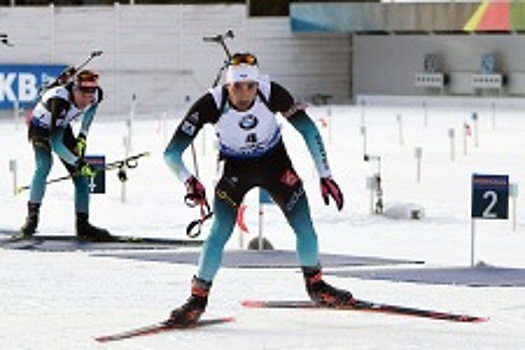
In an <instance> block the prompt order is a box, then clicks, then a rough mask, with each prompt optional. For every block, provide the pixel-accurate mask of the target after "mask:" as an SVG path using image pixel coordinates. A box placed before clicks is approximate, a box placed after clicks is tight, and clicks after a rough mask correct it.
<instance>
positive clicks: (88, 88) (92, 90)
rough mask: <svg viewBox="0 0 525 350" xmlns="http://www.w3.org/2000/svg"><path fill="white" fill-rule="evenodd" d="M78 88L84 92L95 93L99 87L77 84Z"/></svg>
mask: <svg viewBox="0 0 525 350" xmlns="http://www.w3.org/2000/svg"><path fill="white" fill-rule="evenodd" d="M77 89H78V91H80V92H81V93H83V94H94V93H95V91H97V88H96V87H92V86H77Z"/></svg>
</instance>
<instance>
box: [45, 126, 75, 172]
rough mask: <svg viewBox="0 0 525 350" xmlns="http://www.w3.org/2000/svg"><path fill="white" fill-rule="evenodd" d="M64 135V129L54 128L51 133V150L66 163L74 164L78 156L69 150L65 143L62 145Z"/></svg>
mask: <svg viewBox="0 0 525 350" xmlns="http://www.w3.org/2000/svg"><path fill="white" fill-rule="evenodd" d="M63 137H64V129H63V128H56V129H55V130H54V131H53V132H52V133H51V148H52V149H53V152H55V153H56V154H57V155H58V156H59V157H60V159H63V160H64V161H65V162H66V163H68V164H71V165H75V163H76V162H77V160H78V157H77V156H76V155H75V154H73V152H71V151H70V150H69V149H68V148H67V147H66V145H64V142H62V140H63Z"/></svg>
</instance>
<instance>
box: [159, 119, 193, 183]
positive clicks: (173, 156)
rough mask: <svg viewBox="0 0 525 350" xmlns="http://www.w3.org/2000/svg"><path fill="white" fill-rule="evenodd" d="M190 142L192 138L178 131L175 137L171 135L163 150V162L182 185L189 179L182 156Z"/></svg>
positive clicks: (189, 175)
mask: <svg viewBox="0 0 525 350" xmlns="http://www.w3.org/2000/svg"><path fill="white" fill-rule="evenodd" d="M192 141H193V137H190V136H188V135H187V134H185V133H183V132H181V131H180V129H179V130H177V131H176V132H175V135H173V138H172V139H171V141H170V143H169V144H168V146H167V147H166V149H165V150H164V161H165V162H166V164H167V165H168V167H169V168H170V169H171V171H172V172H173V173H174V174H175V176H176V177H177V178H178V179H179V180H180V181H181V182H183V183H184V182H186V180H188V179H189V178H190V177H191V173H190V171H189V170H188V167H187V166H186V165H185V164H184V161H183V159H182V154H183V153H184V151H185V150H186V148H188V146H189V145H190V144H191V142H192Z"/></svg>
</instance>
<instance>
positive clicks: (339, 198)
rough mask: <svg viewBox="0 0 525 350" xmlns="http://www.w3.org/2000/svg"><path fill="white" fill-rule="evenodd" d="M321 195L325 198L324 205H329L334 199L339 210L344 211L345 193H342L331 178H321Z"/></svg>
mask: <svg viewBox="0 0 525 350" xmlns="http://www.w3.org/2000/svg"><path fill="white" fill-rule="evenodd" d="M321 195H322V196H323V200H324V204H326V205H328V202H329V199H330V197H332V199H333V200H334V202H335V205H336V206H337V209H338V210H341V209H343V205H344V198H343V192H341V189H340V188H339V186H338V185H337V183H336V182H335V181H334V180H333V179H332V178H331V177H322V178H321Z"/></svg>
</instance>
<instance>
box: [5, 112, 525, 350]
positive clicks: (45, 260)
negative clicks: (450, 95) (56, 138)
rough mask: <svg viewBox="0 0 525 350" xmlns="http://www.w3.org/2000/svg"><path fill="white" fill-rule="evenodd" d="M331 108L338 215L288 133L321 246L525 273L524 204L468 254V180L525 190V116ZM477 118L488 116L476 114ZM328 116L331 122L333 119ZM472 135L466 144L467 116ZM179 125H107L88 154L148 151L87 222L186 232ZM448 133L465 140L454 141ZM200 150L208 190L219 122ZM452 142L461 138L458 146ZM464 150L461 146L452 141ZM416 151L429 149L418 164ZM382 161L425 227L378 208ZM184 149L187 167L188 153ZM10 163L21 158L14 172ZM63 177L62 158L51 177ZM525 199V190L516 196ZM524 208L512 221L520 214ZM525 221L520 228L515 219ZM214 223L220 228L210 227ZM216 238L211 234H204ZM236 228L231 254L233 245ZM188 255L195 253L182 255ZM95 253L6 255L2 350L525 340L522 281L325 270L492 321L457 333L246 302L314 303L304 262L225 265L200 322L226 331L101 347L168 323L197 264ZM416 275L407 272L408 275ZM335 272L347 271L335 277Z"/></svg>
mask: <svg viewBox="0 0 525 350" xmlns="http://www.w3.org/2000/svg"><path fill="white" fill-rule="evenodd" d="M468 106H470V107H465V108H457V107H454V108H437V107H436V108H429V109H428V110H426V111H424V110H423V109H422V108H407V107H400V106H396V107H392V106H391V107H388V106H384V107H370V106H368V107H366V106H349V107H341V106H334V107H332V108H331V117H329V115H330V113H329V112H328V110H327V109H326V108H321V107H317V108H312V109H310V112H311V115H312V117H313V118H314V119H315V120H316V121H318V123H319V126H320V128H321V129H322V133H323V135H324V138H325V141H326V144H327V148H328V151H329V160H330V162H331V166H332V169H333V173H334V177H335V179H336V180H337V181H338V183H339V184H340V186H341V188H342V190H343V191H344V194H345V200H346V205H345V208H344V209H343V211H342V212H337V210H336V209H335V208H334V207H333V206H330V207H326V206H324V204H323V203H322V200H321V197H320V194H319V189H318V178H317V176H316V174H315V172H314V167H313V163H312V161H311V160H310V157H309V156H308V154H307V151H306V148H305V146H304V144H303V143H302V141H301V139H300V138H299V136H298V134H297V133H295V132H294V131H293V129H292V128H291V127H290V126H289V125H286V122H284V123H283V129H284V134H285V140H286V142H287V144H288V146H289V150H290V154H291V156H292V158H293V160H294V162H295V165H296V168H297V169H298V171H299V172H300V174H302V177H303V179H304V181H305V184H306V187H307V191H308V195H309V199H310V204H311V207H312V215H313V217H314V220H315V224H316V228H317V230H318V234H319V242H320V248H321V252H322V253H337V254H347V255H353V256H372V257H381V258H393V259H409V260H422V261H424V262H425V265H423V266H421V265H419V266H417V267H418V268H422V267H428V268H430V267H432V268H436V267H469V266H470V265H471V259H473V261H474V263H476V264H477V263H479V262H483V263H485V264H488V265H493V266H497V267H513V268H525V254H524V251H525V206H524V205H523V201H524V199H523V197H520V196H518V197H517V199H516V201H515V206H514V205H513V202H512V201H511V206H510V213H511V218H510V220H494V221H488V220H477V221H476V228H475V244H474V253H475V254H474V256H472V254H471V242H472V241H471V221H472V220H471V218H470V204H471V202H470V201H471V176H472V174H473V173H483V174H503V175H509V176H510V182H511V183H515V184H518V185H521V184H524V183H525V168H524V165H523V149H525V138H524V137H523V135H525V123H524V122H523V119H522V118H523V117H522V115H521V113H520V111H519V110H517V109H513V110H505V109H503V108H502V107H498V108H497V109H496V110H492V109H490V108H488V109H476V110H474V109H473V107H472V106H471V104H468ZM473 112H477V113H478V115H479V119H478V122H477V124H476V122H475V121H474V120H473V119H472V113H473ZM325 122H326V125H325ZM465 122H467V123H468V124H469V125H470V128H471V131H472V132H473V134H472V136H470V137H468V138H467V139H466V142H464V139H463V131H464V123H465ZM176 124H177V119H176V118H175V117H169V118H168V119H163V118H161V117H156V116H153V117H151V118H150V119H149V120H142V119H139V118H135V120H134V121H133V123H132V124H131V125H132V127H131V133H130V132H129V128H128V124H127V123H126V122H125V121H123V120H121V121H109V120H107V119H106V120H105V118H104V116H99V120H97V121H96V123H95V124H94V126H93V128H92V131H91V135H90V138H89V141H88V153H90V154H104V155H105V156H106V159H107V161H112V160H116V159H119V158H122V156H123V155H124V153H125V151H124V146H123V145H124V138H125V137H129V136H130V135H131V146H132V150H131V153H132V154H134V153H138V152H142V151H150V152H151V156H149V157H146V158H143V159H141V160H140V161H139V166H138V167H137V168H136V169H133V170H130V171H129V173H128V176H129V181H128V182H127V185H126V189H125V196H123V195H122V193H123V192H122V188H121V185H120V182H119V181H118V179H117V177H116V175H115V173H114V172H113V173H108V174H107V179H106V180H107V183H106V187H107V193H106V194H105V195H93V196H92V209H91V220H92V222H93V223H94V224H96V225H100V226H104V227H107V228H109V229H110V230H111V231H112V232H113V233H115V234H122V235H142V236H149V237H170V238H185V228H186V225H187V224H188V222H189V221H191V220H192V219H194V218H196V216H197V215H198V212H197V210H196V209H190V208H187V207H186V206H185V205H184V203H183V196H184V188H183V186H182V185H181V184H180V183H178V181H177V180H176V179H175V177H174V176H173V174H171V173H170V171H169V169H168V168H167V167H166V166H165V164H164V162H163V159H162V151H163V149H164V147H165V145H166V144H167V142H168V141H169V138H170V136H171V133H172V131H173V130H174V128H175V126H176ZM451 129H453V130H454V132H455V139H452V138H451V137H450V133H451ZM25 133H26V130H25V127H24V126H23V125H22V123H21V122H19V123H14V122H13V120H2V121H0V230H15V229H17V228H18V227H20V225H21V224H22V223H23V220H24V217H25V214H26V213H25V212H26V209H25V203H26V201H27V195H28V193H27V192H24V193H22V194H20V195H17V196H15V195H13V187H14V183H13V182H14V176H13V175H14V172H13V171H11V170H12V169H10V165H13V163H14V162H16V166H17V170H16V174H17V177H16V180H17V185H19V186H20V185H26V184H27V183H29V181H30V178H31V175H32V171H33V160H32V151H31V147H30V146H29V144H28V143H27V142H26V138H25ZM204 135H205V136H204V137H199V138H198V139H197V140H196V142H195V147H196V150H197V156H198V162H199V173H200V176H201V178H202V179H203V181H204V182H205V184H206V185H207V189H208V192H209V193H211V189H212V186H213V182H214V180H215V178H216V173H215V172H216V164H215V151H214V145H215V143H214V138H213V129H208V128H206V129H205V131H204ZM452 140H453V141H454V142H452ZM452 144H453V145H452ZM416 150H420V151H421V158H420V162H419V163H418V159H417V158H416V153H417V151H416ZM365 151H366V153H368V154H370V155H372V156H379V157H380V159H381V175H382V180H383V181H382V182H383V189H384V197H385V203H386V204H387V205H389V206H392V205H394V206H395V207H396V208H401V209H402V210H401V211H403V208H407V207H420V208H423V210H424V217H423V218H422V219H421V220H410V219H397V220H396V219H391V218H386V217H384V216H377V215H373V214H371V193H370V190H369V189H368V188H367V178H368V177H370V176H371V175H372V174H373V173H374V172H375V171H376V170H377V166H378V163H377V161H375V160H374V158H372V160H371V161H369V162H365V161H363V153H364V152H365ZM187 156H188V164H192V163H191V158H190V157H189V156H190V155H189V152H188V154H187ZM10 163H11V164H10ZM63 174H64V169H63V168H62V166H61V164H60V163H59V162H58V160H56V162H55V166H54V168H53V171H52V174H51V176H50V178H53V177H56V176H61V175H63ZM518 194H519V191H518ZM72 195H73V190H72V185H71V183H70V182H69V181H64V182H61V183H56V184H53V185H50V186H49V187H48V192H47V196H46V199H45V202H44V206H43V208H42V213H41V224H40V227H39V230H40V232H42V233H48V234H54V233H56V234H67V233H71V232H72V230H73V225H74V209H73V198H72ZM257 201H258V196H257V194H256V193H255V191H254V192H253V193H250V194H249V195H248V196H247V199H246V204H247V209H246V212H245V221H246V224H247V226H248V228H249V229H250V233H249V234H248V235H247V236H245V237H244V243H243V244H242V245H243V246H244V247H245V246H246V242H247V241H248V240H249V239H252V238H254V237H256V235H257V233H258V230H259V226H258V223H259V213H258V203H257ZM514 209H515V210H516V216H515V217H514V216H513V215H512V214H513V210H514ZM264 210H265V211H264V218H263V226H262V230H263V235H264V236H265V237H266V238H267V239H268V240H270V242H271V243H272V244H273V245H274V246H275V247H276V248H279V249H287V250H293V249H294V247H295V242H294V235H293V233H292V232H291V230H290V229H289V228H288V227H287V225H286V223H285V221H284V219H283V218H282V216H281V214H280V213H279V211H278V210H277V209H276V208H275V207H274V206H269V205H267V206H265V207H264ZM514 219H515V221H514ZM207 227H209V223H208V224H206V225H205V230H206V228H207ZM204 234H205V233H204ZM240 244H241V243H240V240H239V234H238V233H237V232H235V233H234V235H233V236H232V239H231V240H230V242H229V244H228V249H238V248H239V246H240ZM181 249H188V250H192V249H195V248H181ZM91 253H93V252H60V253H50V252H47V253H46V252H31V251H15V250H3V249H2V250H0V266H1V268H0V321H1V322H0V348H2V349H97V348H108V349H168V348H179V349H180V348H185V349H197V348H198V349H228V348H230V349H234V348H235V349H237V348H243V349H285V348H286V349H319V348H331V349H349V348H351V349H415V348H418V349H419V348H429V349H451V348H454V349H521V348H523V344H525V335H523V331H522V330H523V328H524V326H525V290H524V288H523V287H511V286H509V287H466V286H461V285H438V284H419V283H417V284H416V283H402V282H391V281H379V280H366V279H358V278H342V277H336V276H332V275H329V276H326V278H327V280H328V281H329V282H331V283H333V284H334V285H336V286H339V287H344V288H347V289H349V290H351V291H352V292H353V293H354V295H356V296H358V297H361V298H365V299H371V300H375V301H383V302H390V303H394V304H403V305H410V306H418V307H424V308H431V309H438V310H444V311H455V312H462V313H469V314H474V315H482V316H488V317H490V321H489V322H487V323H479V324H457V323H448V322H441V321H431V320H425V319H416V318H407V317H398V316H390V315H377V314H369V313H360V312H337V311H319V310H318V311H313V310H251V309H244V308H243V307H242V306H241V305H240V301H241V300H243V299H304V298H306V294H305V291H304V287H303V282H302V276H301V274H300V273H298V269H229V268H224V269H222V270H221V271H220V272H219V275H218V276H217V278H216V280H215V281H214V287H213V290H212V294H211V299H210V303H209V307H208V311H207V313H206V314H205V317H213V316H234V317H235V318H236V319H237V322H235V323H230V324H227V325H222V326H217V327H211V328H206V329H204V328H203V329H200V330H194V331H191V332H172V333H165V334H160V335H156V336H150V337H142V338H137V339H133V340H126V341H122V342H118V343H113V344H104V345H102V344H98V343H96V342H95V341H94V340H93V337H94V336H98V335H103V334H106V333H111V332H115V331H119V330H126V329H129V328H135V327H139V326H142V325H146V324H148V323H152V322H155V321H157V320H160V319H163V318H165V317H166V316H167V315H168V313H169V311H170V310H171V309H172V308H173V307H175V306H178V305H179V304H180V303H182V302H183V301H184V300H185V299H186V297H187V296H188V293H189V281H190V279H191V276H192V274H193V273H194V272H195V266H191V265H175V264H168V263H162V262H145V261H137V260H128V259H117V258H113V257H102V256H95V255H93V254H91ZM404 267H406V266H404ZM330 270H332V271H335V270H337V269H330Z"/></svg>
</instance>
